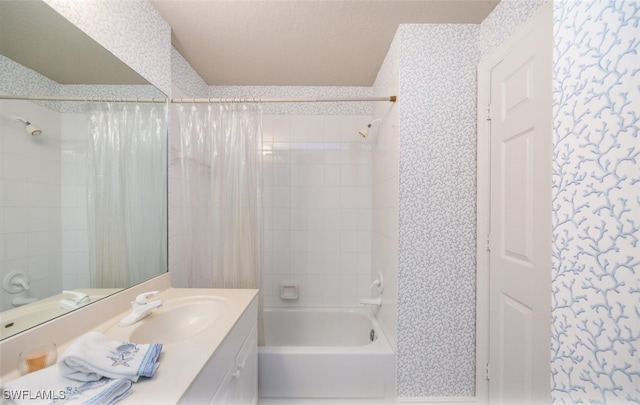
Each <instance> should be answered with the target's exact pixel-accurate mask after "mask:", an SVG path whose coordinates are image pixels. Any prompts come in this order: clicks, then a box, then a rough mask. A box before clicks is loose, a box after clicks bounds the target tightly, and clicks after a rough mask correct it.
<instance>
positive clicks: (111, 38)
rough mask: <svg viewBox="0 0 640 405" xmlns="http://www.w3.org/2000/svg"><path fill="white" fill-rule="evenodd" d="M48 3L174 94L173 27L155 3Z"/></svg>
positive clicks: (58, 0) (140, 0)
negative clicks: (172, 73)
mask: <svg viewBox="0 0 640 405" xmlns="http://www.w3.org/2000/svg"><path fill="white" fill-rule="evenodd" d="M45 2H46V3H47V4H48V5H49V6H51V7H52V8H53V9H54V10H56V11H57V12H58V13H60V14H61V15H62V16H64V17H65V18H66V19H67V20H69V21H70V22H72V23H73V24H74V25H76V26H77V27H78V28H80V29H81V30H82V31H84V32H85V33H86V34H87V35H89V36H90V37H91V38H93V39H94V40H95V41H96V42H98V43H99V44H101V45H102V46H103V47H105V48H106V49H107V50H109V51H110V52H111V53H113V54H114V55H115V56H116V57H118V58H119V59H120V60H122V61H123V62H124V63H126V64H127V65H129V66H130V67H131V68H132V69H133V70H135V71H136V72H138V73H139V74H140V75H141V76H142V77H144V78H145V79H147V80H148V81H149V82H150V83H151V84H153V85H154V86H156V87H158V88H159V89H160V90H162V91H163V92H164V93H165V94H171V28H170V27H169V24H167V23H166V21H164V19H163V18H162V16H160V13H158V11H157V10H156V9H155V7H154V6H153V5H152V4H151V2H149V1H146V0H131V1H102V0H83V1H78V0H45ZM96 16H100V18H95V17H96Z"/></svg>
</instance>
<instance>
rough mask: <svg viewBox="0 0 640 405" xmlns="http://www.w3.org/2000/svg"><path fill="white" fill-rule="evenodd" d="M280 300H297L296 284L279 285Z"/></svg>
mask: <svg viewBox="0 0 640 405" xmlns="http://www.w3.org/2000/svg"><path fill="white" fill-rule="evenodd" d="M280 299H282V300H297V299H298V284H296V283H290V284H281V285H280Z"/></svg>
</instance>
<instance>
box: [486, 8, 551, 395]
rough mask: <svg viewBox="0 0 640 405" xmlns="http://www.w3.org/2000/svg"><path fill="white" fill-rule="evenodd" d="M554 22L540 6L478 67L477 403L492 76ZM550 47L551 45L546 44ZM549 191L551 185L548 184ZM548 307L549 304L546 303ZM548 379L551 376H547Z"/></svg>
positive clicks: (488, 206)
mask: <svg viewBox="0 0 640 405" xmlns="http://www.w3.org/2000/svg"><path fill="white" fill-rule="evenodd" d="M552 20H553V4H552V2H548V3H545V4H544V5H542V6H541V7H540V8H539V9H538V10H537V11H536V13H535V14H534V15H533V16H532V17H531V18H529V20H528V21H527V22H526V23H524V24H523V25H522V26H520V27H519V28H518V29H517V30H516V32H515V33H513V34H512V35H511V36H510V37H509V38H508V39H507V40H506V41H504V42H503V43H502V45H500V46H499V47H497V48H496V49H494V50H493V51H491V52H490V53H489V54H488V55H487V56H485V57H484V58H482V60H481V61H480V62H479V63H478V70H477V77H478V93H477V94H478V96H477V97H478V101H477V106H476V107H477V112H476V119H477V127H476V131H477V142H476V151H477V157H476V165H477V166H476V172H477V174H476V176H477V178H476V393H475V397H476V400H477V401H478V402H480V403H488V402H489V378H488V377H489V376H490V374H491V370H489V343H490V342H489V251H488V248H489V231H490V224H491V215H490V213H491V149H490V146H491V142H490V140H491V138H490V136H491V128H490V123H489V114H490V111H489V102H490V101H491V72H492V70H493V69H494V68H495V67H496V66H498V65H499V64H500V63H501V62H502V60H503V59H504V58H505V57H506V55H507V54H508V53H509V52H511V50H513V49H514V48H515V47H516V46H517V45H518V43H519V42H520V40H522V39H523V38H524V37H525V36H526V35H527V34H529V33H530V32H531V31H533V30H534V29H535V27H537V26H538V25H539V24H541V23H542V22H547V23H548V22H549V21H552ZM549 46H550V47H551V46H553V44H551V43H550V44H549ZM549 187H551V184H549ZM549 306H551V302H549ZM549 378H551V376H549Z"/></svg>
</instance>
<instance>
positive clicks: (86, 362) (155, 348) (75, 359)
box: [58, 332, 162, 382]
mask: <svg viewBox="0 0 640 405" xmlns="http://www.w3.org/2000/svg"><path fill="white" fill-rule="evenodd" d="M161 351H162V344H160V343H153V344H136V343H128V342H117V341H114V340H110V339H109V338H108V337H107V336H105V335H103V334H102V333H98V332H89V333H87V334H84V335H82V336H80V337H79V338H78V339H77V340H76V341H75V342H74V343H73V344H72V345H71V346H70V347H69V348H68V349H67V350H66V351H65V353H64V354H63V355H62V357H61V358H60V360H59V361H58V366H59V367H60V371H61V372H62V375H64V376H65V377H67V378H71V379H72V380H77V381H97V380H100V379H101V378H102V377H108V378H128V379H129V380H131V381H133V382H136V381H138V378H139V377H141V376H142V377H153V374H154V373H155V371H156V369H157V368H158V365H159V363H158V356H159V355H160V352H161Z"/></svg>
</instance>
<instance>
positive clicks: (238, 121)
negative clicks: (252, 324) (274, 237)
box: [177, 104, 262, 336]
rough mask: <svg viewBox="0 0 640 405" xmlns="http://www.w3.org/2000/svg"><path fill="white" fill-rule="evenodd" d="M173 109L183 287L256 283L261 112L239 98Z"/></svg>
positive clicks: (258, 285)
mask: <svg viewBox="0 0 640 405" xmlns="http://www.w3.org/2000/svg"><path fill="white" fill-rule="evenodd" d="M177 108H178V115H179V117H180V135H181V153H182V156H181V170H182V199H183V201H182V207H183V210H182V214H183V234H184V235H183V236H184V238H183V242H184V243H183V244H182V246H183V255H184V260H185V267H186V269H187V271H188V272H189V286H190V287H209V288H211V287H213V288H255V289H259V288H261V272H262V127H261V125H262V114H261V112H260V110H259V108H258V107H256V106H252V105H241V104H228V105H214V104H209V105H202V104H201V105H179V106H178V107H177ZM258 313H259V314H260V315H259V316H260V317H261V315H262V308H261V305H260V310H259V311H258ZM261 324H262V322H261V320H260V319H259V322H258V325H259V336H261V335H262V334H261V333H260V329H261Z"/></svg>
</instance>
